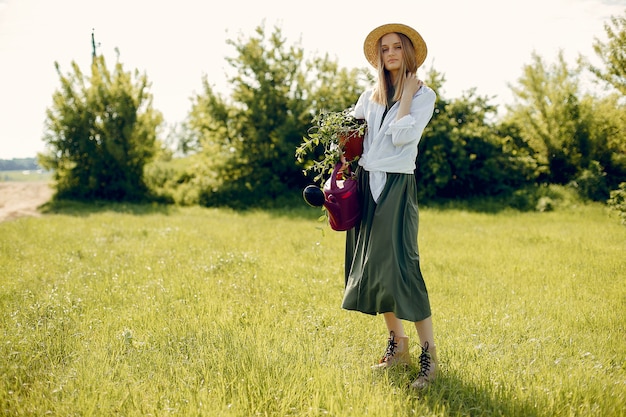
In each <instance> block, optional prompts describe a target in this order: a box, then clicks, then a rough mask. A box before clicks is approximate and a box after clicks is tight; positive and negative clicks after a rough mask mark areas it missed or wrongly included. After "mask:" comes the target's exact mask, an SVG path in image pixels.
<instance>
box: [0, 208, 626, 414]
mask: <svg viewBox="0 0 626 417" xmlns="http://www.w3.org/2000/svg"><path fill="white" fill-rule="evenodd" d="M318 215H319V212H318V211H317V210H316V209H299V210H292V211H289V210H284V211H250V212H235V211H229V210H224V209H219V210H218V209H202V208H197V207H195V208H171V207H162V206H149V205H146V206H124V205H106V206H81V205H69V206H66V207H64V208H62V209H61V210H56V212H54V213H51V214H48V215H46V216H44V217H42V218H24V219H20V220H16V221H11V222H6V223H1V224H0V312H1V313H2V314H1V315H0V329H1V331H2V344H1V345H0V358H1V359H0V375H1V384H2V386H0V414H2V415H11V416H27V415H29V416H30V415H33V416H44V415H52V416H165V415H180V416H188V415H189V416H254V415H268V416H289V415H291V416H320V415H331V416H366V415H367V416H409V415H416V416H466V415H471V416H493V415H502V416H520V417H521V416H524V417H527V416H624V415H626V414H625V410H626V343H625V341H626V285H625V284H626V257H625V254H626V228H625V227H624V226H622V225H620V224H619V221H617V220H616V219H615V218H612V217H609V216H608V214H607V212H606V211H605V209H604V208H603V207H602V206H599V205H589V206H580V207H578V208H576V209H567V210H558V211H555V212H549V213H519V212H515V211H501V212H498V213H496V214H486V213H480V212H472V211H466V210H461V209H447V210H444V209H436V208H423V209H422V211H421V213H420V242H419V243H420V250H421V258H422V260H423V272H424V275H425V278H426V281H427V284H428V286H429V291H430V294H431V303H432V308H433V312H434V314H433V320H434V324H435V336H436V339H437V347H438V353H439V356H440V360H441V373H440V377H439V379H438V380H437V381H436V383H435V384H434V385H433V386H431V388H430V389H429V390H428V391H426V392H424V393H422V394H420V395H418V394H417V393H415V392H412V391H411V390H410V389H408V388H407V385H408V384H409V383H410V382H411V380H412V378H413V377H414V376H415V374H416V372H417V370H416V369H415V368H411V369H409V371H408V372H401V371H393V370H392V371H390V372H387V373H373V372H372V371H371V370H370V365H372V364H373V363H375V362H376V360H377V359H378V358H379V356H380V355H381V354H382V352H383V350H384V347H385V340H386V331H385V327H384V324H383V320H382V317H373V316H366V315H363V314H359V313H355V312H347V311H344V310H342V309H341V308H340V304H341V298H342V290H343V277H342V271H343V238H344V236H343V233H338V232H333V231H332V230H330V229H329V228H328V227H323V228H322V229H320V227H321V224H320V223H318V222H317V221H316V218H317V217H318ZM407 330H409V336H410V337H411V350H412V353H413V355H414V357H416V356H417V353H418V351H419V346H418V343H417V337H416V334H415V329H414V328H412V326H408V325H407Z"/></svg>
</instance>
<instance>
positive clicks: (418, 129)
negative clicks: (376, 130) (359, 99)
mask: <svg viewBox="0 0 626 417" xmlns="http://www.w3.org/2000/svg"><path fill="white" fill-rule="evenodd" d="M435 100H436V94H435V92H434V91H433V90H431V89H426V88H424V87H422V88H420V89H419V91H418V92H417V93H416V94H415V96H414V97H413V101H412V102H411V110H410V113H409V114H407V115H406V116H404V117H402V118H401V119H400V120H394V121H393V122H391V124H390V125H389V129H388V130H387V132H386V133H387V134H390V135H391V142H392V143H393V144H394V145H395V146H404V145H407V144H411V145H413V144H414V145H415V146H417V144H418V143H419V141H420V138H421V137H422V133H423V132H424V129H425V128H426V125H427V124H428V122H429V121H430V119H431V118H432V116H433V111H434V109H435Z"/></svg>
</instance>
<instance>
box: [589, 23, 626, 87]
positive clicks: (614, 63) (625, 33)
mask: <svg viewBox="0 0 626 417" xmlns="http://www.w3.org/2000/svg"><path fill="white" fill-rule="evenodd" d="M604 30H605V32H606V34H607V38H608V41H607V42H606V43H603V42H601V41H600V40H598V39H596V40H595V42H594V44H593V49H594V51H595V53H596V55H598V57H599V58H600V59H601V60H602V62H603V64H604V68H599V67H596V66H594V65H591V64H587V66H588V68H589V70H590V71H591V72H592V73H593V74H594V75H596V76H597V77H598V78H599V79H600V80H602V81H604V82H606V83H607V84H609V85H611V86H613V87H614V88H615V89H616V90H617V91H619V92H620V93H621V95H622V96H624V95H626V12H625V14H624V16H611V19H610V22H609V23H606V24H605V25H604Z"/></svg>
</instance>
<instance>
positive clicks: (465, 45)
mask: <svg viewBox="0 0 626 417" xmlns="http://www.w3.org/2000/svg"><path fill="white" fill-rule="evenodd" d="M374 5H376V6H374ZM625 11H626V0H437V1H433V0H394V1H391V2H374V1H371V0H370V1H368V0H360V1H342V0H315V1H310V2H299V1H293V0H264V1H258V0H229V1H226V2H220V3H219V4H218V3H216V2H212V1H200V0H176V1H161V0H106V1H104V0H0V159H10V158H24V157H34V156H35V155H36V153H37V152H41V151H43V150H44V149H45V144H44V142H43V141H42V136H43V124H44V120H45V111H46V108H48V107H49V106H50V105H51V100H52V94H53V93H54V91H55V90H56V89H57V88H58V87H59V85H60V84H59V77H58V75H57V73H56V70H55V68H54V62H55V61H57V62H58V63H59V64H60V66H61V70H62V72H63V73H67V72H69V71H70V65H71V62H72V61H75V62H76V63H77V64H78V65H79V67H80V68H81V69H82V70H83V71H84V72H85V73H88V71H89V62H90V59H91V32H92V29H95V36H96V41H97V42H98V43H99V44H100V48H99V52H100V53H103V54H104V55H105V57H106V59H107V63H108V64H109V66H111V65H113V63H114V62H115V59H116V56H115V52H114V50H115V48H116V47H117V48H119V51H120V60H121V62H122V63H123V64H124V68H125V70H126V71H130V70H134V69H138V70H139V71H140V72H146V73H147V75H148V80H149V81H150V82H152V89H151V91H152V93H153V95H154V107H155V108H156V109H157V110H160V111H161V112H162V113H163V115H164V117H165V120H166V122H167V123H168V124H170V125H171V124H174V123H179V122H181V121H182V120H183V119H184V118H185V116H186V115H187V113H188V112H189V110H190V108H191V102H190V97H191V96H192V95H193V94H194V93H196V92H200V89H201V80H202V76H203V75H204V74H206V75H207V76H208V79H209V81H210V83H211V84H213V86H214V87H215V88H216V89H217V91H220V92H222V93H226V94H228V87H227V85H226V76H225V73H226V71H229V70H230V69H229V67H228V64H227V63H226V60H225V57H226V56H230V57H234V56H235V54H234V51H233V50H232V48H230V47H229V46H228V45H226V40H227V39H237V37H238V36H239V35H240V34H243V35H244V36H245V37H249V36H252V35H254V34H255V33H254V29H255V28H256V27H257V26H259V25H261V24H265V28H266V32H267V33H268V34H269V33H271V32H273V29H274V27H275V26H279V27H280V28H281V29H282V31H283V35H284V36H285V37H286V38H287V43H288V44H298V43H299V44H300V45H301V46H302V47H303V48H304V51H305V54H306V55H307V57H313V56H321V55H323V54H325V53H328V54H329V56H330V57H331V58H333V59H337V60H338V61H339V64H340V65H341V66H343V67H347V68H356V67H367V66H368V64H367V61H366V60H365V58H364V57H363V50H362V45H363V40H364V38H365V36H366V35H367V33H368V32H369V31H370V30H371V29H373V28H374V27H376V26H378V25H380V24H383V23H390V22H399V23H405V24H408V25H410V26H412V27H414V28H416V29H417V30H418V31H419V32H420V33H421V34H422V36H423V37H424V39H425V40H426V43H427V44H428V48H429V54H428V57H427V59H426V62H425V63H424V65H423V67H422V68H430V67H431V66H432V67H434V68H435V69H436V70H437V71H439V72H442V73H444V74H445V77H446V82H445V84H444V90H443V91H441V92H440V93H442V94H443V95H444V96H445V97H446V98H448V99H452V98H457V97H460V96H461V94H462V93H463V92H464V91H467V90H469V89H470V88H472V87H475V88H476V90H477V93H478V94H479V95H483V96H485V95H486V96H496V97H495V99H494V100H492V103H493V104H498V105H501V104H504V103H509V102H510V101H511V92H510V88H509V87H508V85H509V84H515V83H516V81H517V80H518V78H519V77H520V76H521V75H522V67H523V65H526V64H529V63H530V62H531V53H532V52H533V51H535V52H537V53H538V54H539V55H540V56H541V57H543V58H544V59H545V60H546V61H548V62H552V61H553V60H554V59H555V58H556V56H557V54H558V51H559V50H560V49H562V50H563V51H564V53H565V57H566V59H567V61H568V62H570V63H572V64H573V63H574V61H575V59H576V57H577V56H578V54H583V55H585V56H587V57H588V58H590V59H592V60H593V59H594V57H595V54H594V52H593V49H592V44H593V41H594V39H595V38H598V39H600V40H605V39H606V36H605V32H604V24H605V23H607V22H608V21H609V18H610V16H617V15H621V14H623V13H624V12H625ZM419 74H420V75H422V76H423V75H424V71H423V70H420V73H419Z"/></svg>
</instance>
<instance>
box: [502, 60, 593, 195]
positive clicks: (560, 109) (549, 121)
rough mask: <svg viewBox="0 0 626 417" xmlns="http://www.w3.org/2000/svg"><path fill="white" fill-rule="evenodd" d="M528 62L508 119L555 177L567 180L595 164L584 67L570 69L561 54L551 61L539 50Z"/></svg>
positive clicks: (547, 179) (549, 179) (515, 88)
mask: <svg viewBox="0 0 626 417" xmlns="http://www.w3.org/2000/svg"><path fill="white" fill-rule="evenodd" d="M532 61H533V62H532V64H530V65H526V66H525V67H524V73H523V75H522V77H520V78H519V80H518V83H519V85H518V86H512V87H511V88H512V90H513V93H514V96H515V103H514V104H513V105H511V106H509V108H508V110H509V112H508V115H507V122H510V123H514V124H517V125H518V126H519V129H520V133H521V135H522V136H523V137H524V138H525V140H526V141H527V142H528V143H529V145H530V146H531V147H532V149H533V150H534V153H535V154H534V156H535V158H536V159H537V160H538V161H539V163H540V164H542V165H544V166H545V168H546V169H545V173H546V175H545V177H543V178H542V179H541V180H542V181H545V182H549V183H557V184H566V183H568V182H569V181H571V180H572V179H574V178H575V177H576V176H577V174H579V173H580V171H581V170H582V169H584V168H585V167H587V166H589V163H590V162H591V160H590V152H589V149H590V142H589V136H590V132H589V129H590V126H589V117H588V116H589V114H590V111H591V110H590V108H589V106H588V103H587V102H585V101H581V100H580V99H579V97H580V92H579V78H578V74H579V71H578V70H575V69H570V68H569V67H568V65H567V63H566V62H565V60H564V58H563V52H562V51H561V52H560V53H559V55H558V59H557V62H556V63H555V64H553V65H552V66H547V65H546V64H545V63H544V61H543V59H541V57H540V56H539V55H537V54H536V53H533V55H532Z"/></svg>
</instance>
